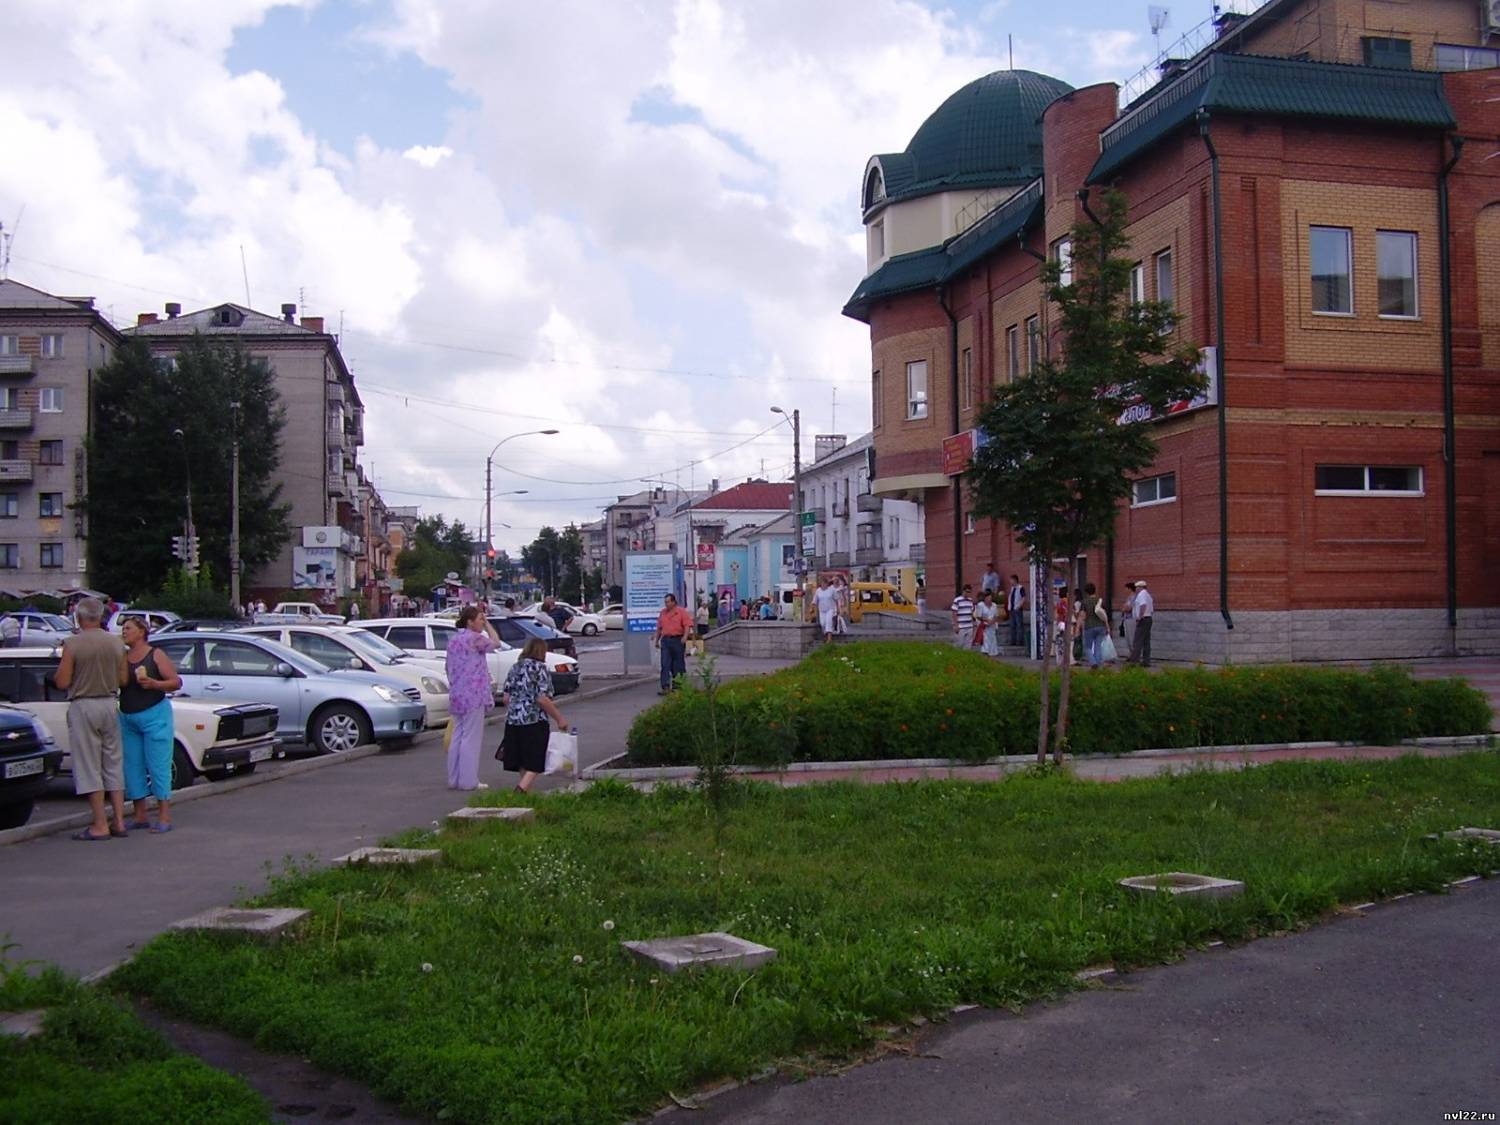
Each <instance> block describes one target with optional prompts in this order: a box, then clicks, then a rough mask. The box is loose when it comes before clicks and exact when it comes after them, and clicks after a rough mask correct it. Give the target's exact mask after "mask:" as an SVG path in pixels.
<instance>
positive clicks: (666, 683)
mask: <svg viewBox="0 0 1500 1125" xmlns="http://www.w3.org/2000/svg"><path fill="white" fill-rule="evenodd" d="M662 601H663V602H664V603H665V604H664V608H663V609H662V611H661V612H660V613H659V614H657V615H656V634H655V636H653V637H652V638H651V643H652V644H654V645H655V646H656V647H657V648H659V649H661V690H660V691H659V692H657V693H656V694H657V695H666V694H667V692H669V691H671V690H672V688H673V687H674V686H675V683H676V680H677V677H678V676H686V675H687V648H686V645H687V638H688V637H690V636H692V635H693V633H694V631H695V627H694V625H693V615H692V614H691V613H689V612H688V611H687V610H685V609H683V608H682V607H681V606H680V605H678V604H677V599H676V598H675V597H673V596H672V595H671V594H668V595H667V596H666V597H665V598H663V599H662Z"/></svg>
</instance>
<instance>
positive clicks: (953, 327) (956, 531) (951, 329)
mask: <svg viewBox="0 0 1500 1125" xmlns="http://www.w3.org/2000/svg"><path fill="white" fill-rule="evenodd" d="M938 305H939V306H940V307H941V308H942V310H943V315H944V316H946V317H947V318H948V414H949V428H948V432H949V433H954V434H956V433H958V319H957V318H956V317H955V316H954V315H953V310H952V309H951V308H949V307H948V287H947V286H946V285H945V286H943V287H942V288H940V289H939V290H938ZM963 496H964V477H963V474H962V473H959V474H958V476H956V477H954V478H953V596H954V597H957V596H958V595H959V593H960V592H962V590H963V588H964V514H963Z"/></svg>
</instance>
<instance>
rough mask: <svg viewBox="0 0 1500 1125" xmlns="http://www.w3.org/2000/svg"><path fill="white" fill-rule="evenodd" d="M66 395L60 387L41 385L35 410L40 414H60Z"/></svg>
mask: <svg viewBox="0 0 1500 1125" xmlns="http://www.w3.org/2000/svg"><path fill="white" fill-rule="evenodd" d="M66 402H67V396H66V395H65V394H63V388H62V387H41V388H39V390H38V394H37V405H36V408H37V411H38V412H39V413H42V414H61V413H62V412H63V408H64V404H65V403H66Z"/></svg>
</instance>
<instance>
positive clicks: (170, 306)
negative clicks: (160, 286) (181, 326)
mask: <svg viewBox="0 0 1500 1125" xmlns="http://www.w3.org/2000/svg"><path fill="white" fill-rule="evenodd" d="M181 315H182V306H181V305H179V304H178V303H177V302H176V301H168V302H167V319H168V320H176V319H177V318H178V317H179V316H181Z"/></svg>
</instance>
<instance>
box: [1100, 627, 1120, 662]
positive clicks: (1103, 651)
mask: <svg viewBox="0 0 1500 1125" xmlns="http://www.w3.org/2000/svg"><path fill="white" fill-rule="evenodd" d="M1099 655H1100V656H1102V657H1103V658H1104V659H1105V660H1106V661H1111V660H1118V659H1119V658H1120V654H1119V653H1118V652H1117V651H1116V650H1115V639H1114V638H1113V637H1111V636H1110V635H1109V634H1108V633H1105V634H1104V637H1103V639H1102V640H1101V641H1100V642H1099Z"/></svg>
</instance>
